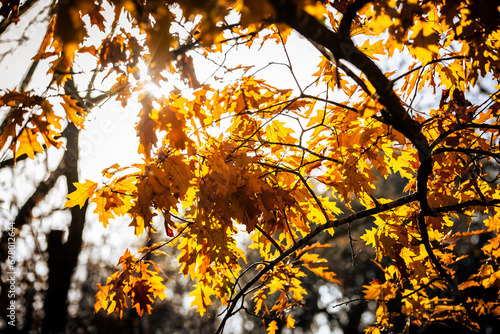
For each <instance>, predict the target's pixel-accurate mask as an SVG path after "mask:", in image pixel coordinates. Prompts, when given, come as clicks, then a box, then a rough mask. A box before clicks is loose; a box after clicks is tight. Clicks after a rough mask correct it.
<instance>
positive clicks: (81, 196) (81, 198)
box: [64, 179, 97, 209]
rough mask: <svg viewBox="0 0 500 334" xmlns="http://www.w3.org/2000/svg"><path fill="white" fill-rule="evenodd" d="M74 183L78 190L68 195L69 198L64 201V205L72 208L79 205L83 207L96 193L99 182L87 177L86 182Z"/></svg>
mask: <svg viewBox="0 0 500 334" xmlns="http://www.w3.org/2000/svg"><path fill="white" fill-rule="evenodd" d="M73 184H74V186H75V187H76V190H75V191H73V192H72V193H71V194H68V195H67V196H66V197H67V198H68V200H67V201H66V203H64V206H65V207H67V208H71V207H74V206H76V205H78V206H80V209H81V208H82V207H83V205H84V204H85V202H86V201H87V199H88V198H90V197H92V195H93V194H94V191H95V190H96V189H97V183H95V182H92V181H90V180H87V179H85V183H78V182H75V183H73Z"/></svg>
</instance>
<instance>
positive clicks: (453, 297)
mask: <svg viewBox="0 0 500 334" xmlns="http://www.w3.org/2000/svg"><path fill="white" fill-rule="evenodd" d="M481 3H482V2H481V1H472V0H471V1H460V2H456V1H445V0H442V1H433V2H429V1H419V0H414V1H403V0H392V1H373V2H371V1H365V0H355V1H347V0H346V1H333V2H331V3H321V2H316V1H307V0H297V1H285V0H269V1H266V0H258V1H243V0H235V1H189V0H179V1H176V2H174V1H172V2H171V3H170V2H165V1H155V0H151V1H121V0H112V1H110V2H109V4H110V5H111V6H112V8H114V13H115V17H114V20H113V21H112V22H107V21H106V20H105V18H104V17H103V16H102V14H101V4H97V3H95V2H94V1H91V0H78V1H70V2H61V3H59V4H58V11H57V14H56V15H55V16H54V18H53V20H52V21H51V23H50V25H49V28H48V31H47V36H46V38H45V40H44V42H43V44H42V47H41V48H40V52H39V54H38V55H37V56H36V59H40V60H41V59H45V58H50V57H54V56H55V57H56V58H55V60H54V61H53V62H52V65H51V70H50V73H52V75H53V84H54V85H56V86H58V87H65V86H67V83H68V81H69V80H70V79H71V78H72V76H73V72H72V68H73V63H74V61H75V54H77V53H82V52H86V53H89V54H90V55H92V56H94V57H95V59H96V61H97V62H98V63H99V64H100V65H101V66H102V67H103V68H106V69H108V68H109V74H108V75H111V74H113V75H114V76H115V77H116V84H115V85H114V86H113V87H112V88H111V89H110V93H109V95H116V98H117V99H118V100H119V101H121V102H122V105H126V103H127V100H128V99H129V98H131V96H132V93H133V92H135V91H141V90H142V86H141V84H140V82H139V81H138V80H137V78H138V73H139V70H138V66H139V65H140V64H141V63H144V64H146V65H147V67H148V69H149V73H150V76H151V80H152V81H154V82H161V81H162V80H164V78H165V72H164V71H165V70H167V71H168V70H170V71H172V70H175V69H176V66H177V68H179V69H180V70H181V71H183V75H182V77H183V78H185V79H186V81H188V83H189V84H190V85H191V86H192V88H193V89H192V94H190V96H189V95H182V94H180V92H179V91H174V92H172V93H170V94H168V95H166V96H162V97H156V96H152V95H150V94H148V93H145V92H142V93H141V95H140V96H139V101H140V103H141V105H142V109H141V110H140V112H139V114H138V118H139V120H138V122H137V125H136V130H137V136H138V138H139V153H140V154H141V155H142V157H143V161H142V162H141V163H137V164H134V165H133V166H129V167H120V166H118V165H114V166H112V167H110V168H108V169H106V170H105V171H103V177H104V182H102V183H96V182H93V181H89V180H87V181H86V183H82V184H76V185H75V186H76V188H77V190H76V191H75V192H73V193H71V194H69V195H68V198H69V200H68V202H67V203H66V206H75V205H80V207H82V206H83V205H84V203H85V202H86V201H87V200H90V202H92V203H95V204H96V206H95V210H94V213H96V214H97V215H98V216H99V220H100V221H101V222H102V223H103V225H104V226H105V227H106V226H107V224H108V222H109V219H112V218H115V217H117V216H125V215H128V216H129V217H130V218H131V223H130V225H131V226H133V227H134V229H135V234H136V235H141V234H142V233H145V232H146V231H147V232H148V233H152V232H156V229H155V228H154V226H155V224H157V223H158V222H159V221H163V222H164V225H165V230H166V234H167V236H168V237H169V239H168V240H166V241H165V243H164V244H165V245H166V244H169V245H171V246H173V247H177V249H178V250H179V251H180V255H179V257H178V258H177V260H178V261H179V264H180V272H181V273H183V274H184V275H185V276H187V275H190V276H191V278H192V280H193V281H194V290H193V291H192V292H191V296H192V297H193V301H192V305H193V306H197V309H198V312H199V313H200V315H204V314H205V313H206V312H207V311H208V306H209V305H211V304H212V303H213V302H214V300H215V299H218V300H219V301H220V303H221V305H222V306H224V307H225V311H226V312H225V315H224V317H223V319H222V322H221V325H220V331H222V330H223V329H224V325H225V323H226V320H227V319H228V318H229V317H231V316H233V315H234V314H235V313H236V312H238V311H239V310H242V309H245V310H246V309H247V303H246V301H247V298H248V297H250V298H251V299H252V300H253V302H254V305H255V308H254V309H253V310H247V311H249V312H252V313H254V314H255V315H258V316H261V317H263V319H264V321H265V322H266V321H268V322H266V327H267V329H268V332H269V333H274V332H275V331H276V330H277V322H276V320H271V321H269V320H268V319H269V318H270V317H271V318H272V317H275V318H277V317H282V318H286V324H287V326H289V327H293V326H294V319H293V317H292V315H293V313H290V310H292V309H293V308H294V307H298V306H301V305H302V300H303V298H304V295H305V294H306V291H305V290H304V289H303V288H302V287H301V277H303V276H304V275H307V274H308V273H310V272H312V273H313V274H316V275H318V276H320V277H322V278H324V279H326V280H329V281H331V282H334V283H340V282H339V281H337V280H336V279H335V273H334V272H333V271H332V268H330V266H329V264H328V263H327V262H326V261H325V260H324V259H322V258H321V257H319V255H318V254H317V250H318V249H320V248H323V247H328V245H322V244H319V243H314V244H313V241H312V240H313V238H314V237H316V236H317V235H318V234H320V233H324V232H325V231H328V232H330V233H331V234H332V235H333V234H334V231H335V228H336V227H338V226H341V225H344V224H351V223H354V222H356V221H357V220H358V219H360V218H365V217H369V216H371V217H373V221H374V223H375V225H374V227H373V228H371V229H367V230H366V233H365V234H364V235H363V236H362V239H363V240H364V241H365V242H366V243H367V244H368V245H372V246H373V247H374V248H375V249H376V252H377V256H376V259H375V261H376V262H377V264H379V266H380V269H381V271H383V272H384V274H385V282H381V281H374V282H372V284H371V285H369V286H365V287H364V288H365V290H364V292H365V299H367V300H376V301H378V305H379V306H378V309H377V312H376V315H377V320H376V323H375V324H374V325H373V326H372V327H370V328H369V329H368V331H369V332H371V333H378V332H380V331H382V330H401V328H398V327H397V326H398V324H400V323H401V321H396V320H395V319H404V320H405V321H403V323H404V324H406V325H405V326H424V325H427V324H429V323H433V322H439V321H441V320H443V319H445V320H447V321H450V322H452V323H453V322H454V323H456V324H460V323H463V324H465V325H466V326H467V327H468V328H469V329H471V330H476V329H478V328H479V326H480V324H481V321H484V319H490V320H491V319H496V320H498V318H499V316H500V300H498V298H494V299H492V300H488V301H485V300H484V299H483V298H482V297H475V295H474V294H473V293H469V291H470V290H471V289H477V288H482V289H485V290H488V291H495V294H496V296H498V293H497V292H498V282H500V281H499V280H500V264H499V262H498V257H497V256H496V255H498V254H499V249H500V239H499V238H500V237H499V235H498V232H499V226H500V225H499V220H498V208H497V206H498V205H499V204H500V193H499V190H498V188H497V179H498V177H499V176H498V172H497V168H496V166H497V165H498V162H499V159H500V146H499V145H500V143H499V130H500V125H499V118H498V116H499V114H498V112H499V110H500V104H499V102H498V101H497V100H498V92H499V91H500V90H499V89H500V87H499V86H495V89H496V91H495V92H490V96H489V97H487V98H485V101H484V102H481V103H480V104H477V105H476V104H473V103H472V102H470V101H469V100H468V99H467V98H466V95H467V94H469V92H470V91H471V90H473V89H475V88H476V87H478V86H480V85H481V82H482V81H483V77H484V76H486V75H490V76H492V77H493V78H495V79H497V78H498V77H499V75H500V59H499V57H498V49H499V47H500V44H499V43H500V38H499V37H500V18H499V17H498V15H497V14H492V13H491V11H489V10H488V9H484V8H483V7H481V5H480V4H481ZM494 3H495V4H494V6H498V5H499V3H498V1H495V2H494ZM492 6H493V5H492ZM122 13H125V14H126V20H127V22H128V24H130V25H131V26H132V27H133V28H132V29H131V30H130V31H129V30H126V29H121V30H119V29H116V27H117V26H118V25H119V24H120V17H121V14H122ZM235 13H236V14H238V23H236V24H229V23H228V19H227V17H228V15H229V14H231V15H233V14H235ZM87 16H88V18H89V20H88V21H89V22H87V23H86V21H84V18H85V17H87ZM89 25H90V26H97V28H98V29H100V30H101V31H108V30H109V31H110V33H109V35H108V36H107V37H106V38H105V39H103V40H102V41H101V43H100V44H99V45H97V47H96V46H95V45H90V44H89V43H90V42H89V39H88V38H87V34H88V32H89V31H90V30H89ZM176 26H180V27H183V28H184V29H185V31H184V32H185V33H183V34H180V33H172V31H173V30H175V29H174V28H175V27H176ZM136 28H137V31H138V32H137V34H138V35H133V34H132V33H131V31H132V30H133V29H136ZM293 29H294V30H296V31H297V32H298V33H300V34H301V35H303V36H305V37H306V38H307V39H308V41H309V42H311V43H312V44H313V45H314V46H315V47H316V48H318V50H319V51H320V52H321V53H322V54H323V55H322V56H321V57H319V58H318V59H317V63H318V69H317V71H316V72H315V73H311V82H299V81H298V80H297V77H296V76H295V72H294V69H293V66H292V64H291V63H290V62H289V63H287V64H285V66H286V68H287V70H288V75H290V77H291V78H292V79H294V80H293V81H294V82H295V84H296V85H297V87H293V88H286V89H284V88H277V87H273V86H272V85H270V84H269V83H267V82H265V81H264V80H262V79H260V78H259V77H258V76H257V75H256V74H254V75H252V74H249V68H247V67H244V66H239V67H237V68H230V69H228V71H231V72H238V71H241V73H243V74H242V75H241V76H240V77H239V79H238V80H236V81H235V82H231V83H227V82H226V83H225V85H224V86H222V87H221V86H220V85H218V84H214V85H210V84H208V83H207V84H204V85H200V84H199V82H197V80H196V78H195V76H194V73H193V71H192V63H191V61H192V59H191V58H190V56H187V55H186V52H189V51H191V50H195V49H196V50H201V52H202V55H204V56H205V57H209V56H210V54H212V53H217V52H222V51H224V50H225V48H226V46H228V45H229V46H230V45H246V46H248V47H249V48H252V46H253V44H254V43H255V44H257V45H258V44H261V43H270V42H271V41H274V42H276V43H277V44H279V45H281V46H282V49H283V52H284V54H285V56H286V57H287V59H288V50H289V48H288V44H287V40H288V38H287V37H288V36H289V35H290V34H291V32H292V30H293ZM381 36H385V37H384V38H382V37H381ZM363 37H364V38H363ZM360 39H362V43H358V44H355V43H354V42H353V40H360ZM396 50H398V51H400V52H401V53H405V54H406V55H407V58H408V60H409V61H410V64H409V65H407V67H406V68H404V69H398V70H397V71H396V72H392V73H389V72H388V73H383V72H382V71H381V70H380V69H379V67H378V66H377V62H379V60H378V58H377V57H379V58H380V57H382V56H383V57H387V56H388V57H391V56H394V54H395V52H396ZM346 63H350V64H351V65H353V66H354V67H356V68H357V69H358V70H359V71H356V73H355V72H353V70H352V69H351V67H349V66H346V65H345V64H346ZM238 73H239V72H238ZM488 88H490V87H488ZM66 91H67V90H66ZM419 92H421V93H422V94H423V93H425V92H427V93H428V92H432V93H433V94H435V95H436V94H440V95H441V98H440V101H439V103H436V105H435V107H431V108H427V109H426V107H422V106H420V105H417V104H416V102H415V97H416V96H417V94H419ZM332 96H334V97H335V99H332V98H331V97H332ZM0 101H1V103H2V106H9V107H12V112H11V113H12V117H11V118H9V119H8V123H7V124H6V126H4V127H3V132H2V141H1V142H2V147H4V146H5V147H8V148H9V150H11V151H12V153H13V155H14V157H16V158H17V157H19V156H20V155H22V154H23V153H26V154H27V155H28V156H30V157H33V156H34V154H35V153H36V152H41V151H43V148H42V146H41V144H42V142H43V144H45V145H46V146H50V145H52V146H56V147H60V145H61V144H60V143H59V142H58V141H57V139H56V138H57V134H58V133H60V130H61V123H60V122H61V120H62V118H61V117H59V116H55V114H54V112H53V111H52V106H51V104H50V102H49V100H48V99H47V98H42V97H38V96H33V95H31V94H28V93H18V92H15V91H13V92H6V93H5V94H4V95H3V96H2V97H1V100H0ZM78 102H79V101H77V100H76V99H74V96H73V97H71V96H67V95H65V96H63V101H62V102H61V103H63V106H64V110H65V111H66V115H67V119H68V121H71V122H73V123H75V124H76V125H77V126H79V127H80V128H82V127H83V120H84V117H85V115H86V111H85V109H84V108H82V106H81V104H79V103H78ZM84 102H85V101H84ZM58 131H59V132H58ZM7 142H10V144H9V146H7V144H5V143H7ZM392 174H398V175H400V176H401V177H402V178H405V179H406V180H407V186H406V188H405V192H404V193H402V194H400V195H401V197H399V198H396V199H393V198H382V197H378V198H377V197H375V193H374V188H375V185H374V182H375V181H376V180H378V179H381V178H387V177H388V176H389V175H392ZM319 185H322V186H324V187H327V188H328V189H331V190H332V192H333V194H334V197H335V198H334V199H335V201H332V200H331V199H329V198H326V197H322V196H320V195H318V192H317V191H315V189H314V188H315V187H318V186H319ZM353 201H355V202H356V203H360V204H361V205H362V206H363V207H364V208H363V209H362V210H356V209H355V208H354V207H353V203H354V202H353ZM339 202H341V203H343V205H344V206H343V207H345V208H344V209H343V210H341V209H340V208H339V206H338V203H339ZM479 214H480V215H482V216H483V217H488V218H487V219H486V220H485V221H484V228H483V229H478V230H471V228H472V227H473V226H474V225H473V224H476V223H477V221H474V220H473V217H476V216H478V215H479ZM155 216H159V217H158V219H157V218H155ZM480 223H481V222H480ZM481 224H483V223H481ZM474 235H482V236H484V237H485V238H486V239H485V240H486V241H485V242H484V244H483V245H482V246H481V247H482V248H481V251H482V253H483V259H484V261H483V262H482V264H481V266H480V267H479V268H477V273H476V274H474V275H472V276H471V277H469V278H468V279H467V280H465V281H457V279H456V277H455V276H456V273H455V266H456V264H457V263H458V262H459V261H461V260H463V259H464V258H465V257H467V254H461V253H460V251H459V248H458V247H456V245H457V243H459V242H460V241H462V240H467V239H468V238H471V237H472V236H474ZM244 237H246V238H247V239H248V240H249V241H250V242H251V245H250V248H253V249H256V250H258V253H259V254H260V261H259V262H254V263H247V259H246V255H245V249H244V248H242V247H243V246H242V242H241V240H242V238H244ZM157 247H158V245H155V246H153V247H151V248H148V249H143V250H141V251H140V252H146V253H147V252H150V251H153V250H156V249H157ZM120 265H121V266H122V268H121V269H120V270H119V271H117V272H116V273H115V274H113V275H112V276H111V277H110V278H109V279H108V282H107V284H106V285H105V286H100V287H99V293H98V294H97V295H96V298H97V303H96V310H98V309H100V308H103V309H105V310H107V311H108V313H109V312H113V311H116V312H118V313H120V315H121V314H122V312H123V308H124V307H127V299H130V300H131V304H132V306H133V307H135V308H136V309H137V311H138V313H139V314H143V312H144V311H147V312H149V311H150V310H151V307H152V306H151V304H152V302H153V298H155V297H160V298H163V297H164V294H163V292H162V289H164V286H163V284H162V283H161V281H162V278H161V277H160V276H159V275H160V274H161V271H160V270H159V269H158V268H156V269H155V270H149V269H148V268H149V267H150V266H154V263H153V262H152V261H150V260H147V261H145V260H139V259H138V258H136V257H134V256H132V255H131V254H130V252H129V251H127V252H126V253H125V255H124V256H122V258H121V259H120ZM479 296H482V295H479ZM393 300H399V301H400V303H399V304H398V307H394V306H393V304H392V303H390V301H393Z"/></svg>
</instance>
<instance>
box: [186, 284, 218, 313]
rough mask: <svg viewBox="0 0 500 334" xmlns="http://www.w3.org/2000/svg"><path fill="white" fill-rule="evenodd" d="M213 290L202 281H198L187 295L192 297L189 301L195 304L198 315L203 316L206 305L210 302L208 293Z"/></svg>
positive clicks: (192, 304)
mask: <svg viewBox="0 0 500 334" xmlns="http://www.w3.org/2000/svg"><path fill="white" fill-rule="evenodd" d="M212 291H213V290H212V289H210V288H209V287H207V286H204V285H203V284H202V283H198V284H196V286H195V289H194V290H193V291H191V293H190V294H189V297H194V300H193V301H192V302H191V306H190V307H193V306H196V307H197V308H198V309H197V312H198V313H199V314H200V316H203V315H204V314H205V312H206V311H207V307H208V305H211V304H212V300H211V299H210V295H211V294H212V293H211V292H212Z"/></svg>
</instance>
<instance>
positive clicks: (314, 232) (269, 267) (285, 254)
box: [216, 193, 417, 334]
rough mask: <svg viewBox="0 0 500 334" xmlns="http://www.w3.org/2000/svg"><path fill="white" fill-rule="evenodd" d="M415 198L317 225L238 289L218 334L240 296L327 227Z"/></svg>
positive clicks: (379, 211) (403, 203) (390, 207)
mask: <svg viewBox="0 0 500 334" xmlns="http://www.w3.org/2000/svg"><path fill="white" fill-rule="evenodd" d="M415 200H417V195H416V193H415V194H411V195H408V196H405V197H401V198H399V199H397V200H395V201H392V202H389V203H385V204H381V205H379V206H377V207H376V208H372V209H367V210H363V211H359V212H356V213H353V214H351V215H349V216H346V217H343V218H339V219H336V220H331V221H328V222H327V223H326V224H323V225H320V226H318V227H316V228H315V229H314V230H312V231H311V232H310V233H309V234H308V235H307V236H305V237H304V238H302V239H300V240H299V241H297V243H296V244H295V245H293V246H292V247H290V248H288V249H287V250H285V251H284V252H283V253H282V254H280V255H279V256H278V257H277V258H275V259H274V260H273V261H271V262H269V263H268V264H267V265H266V266H265V267H264V268H263V269H262V270H261V271H259V272H258V273H257V274H256V275H255V276H254V277H253V278H252V279H251V280H250V281H249V282H248V283H247V284H245V286H244V287H243V288H242V289H241V290H240V291H238V293H237V294H236V296H235V297H234V298H233V299H232V300H231V302H230V303H229V305H228V307H227V308H226V314H225V315H224V318H222V321H221V323H220V325H219V328H218V329H217V332H216V334H220V333H222V331H223V330H224V326H225V324H226V322H227V320H228V319H229V318H230V317H231V316H232V315H233V311H234V309H235V307H236V304H237V302H238V301H239V300H240V298H242V297H243V296H244V295H245V293H246V291H248V290H249V289H250V288H251V287H252V286H253V285H254V284H255V283H257V282H258V281H259V279H260V278H261V277H262V276H263V275H264V274H266V273H267V272H269V271H270V270H272V269H273V268H274V266H275V265H276V264H278V263H279V262H281V261H283V260H284V259H285V258H287V257H288V256H290V255H291V254H293V253H294V252H295V251H297V250H299V249H301V248H303V247H305V246H306V245H308V244H309V243H310V242H311V241H312V239H314V238H315V237H316V236H317V235H318V234H320V233H321V232H323V231H325V230H327V229H330V228H335V227H338V226H341V225H345V224H348V223H351V222H353V221H355V220H358V219H361V218H365V217H369V216H372V215H375V214H378V213H381V212H384V211H388V210H391V209H394V208H396V207H398V206H401V205H405V204H408V203H410V202H413V201H415Z"/></svg>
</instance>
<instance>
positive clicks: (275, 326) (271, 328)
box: [267, 320, 278, 334]
mask: <svg viewBox="0 0 500 334" xmlns="http://www.w3.org/2000/svg"><path fill="white" fill-rule="evenodd" d="M277 330H278V323H277V322H276V320H273V321H271V322H270V323H269V326H267V332H268V333H269V334H275V333H276V331H277Z"/></svg>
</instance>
